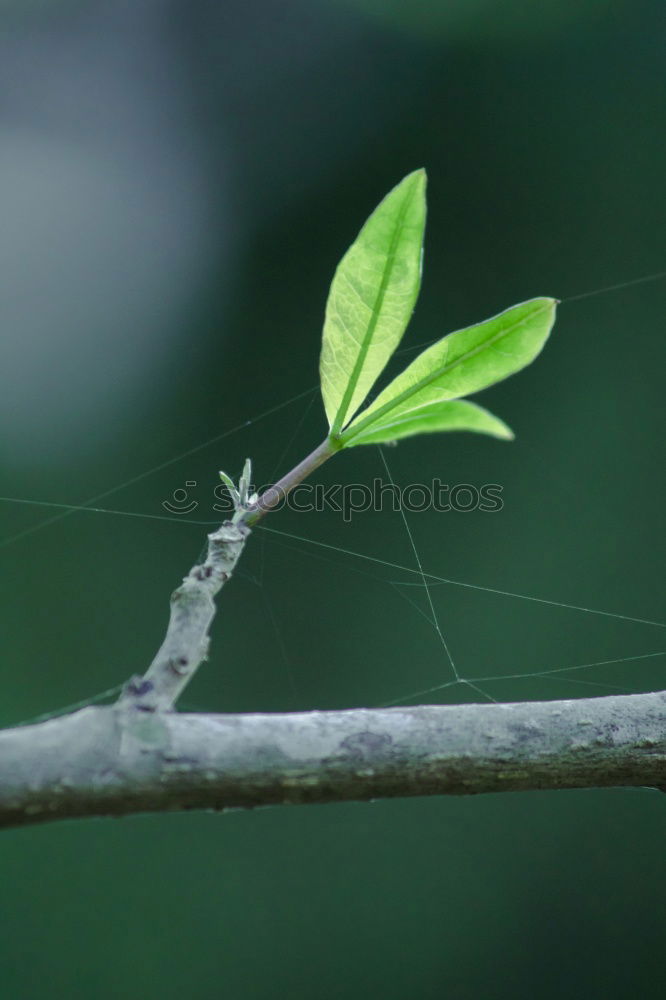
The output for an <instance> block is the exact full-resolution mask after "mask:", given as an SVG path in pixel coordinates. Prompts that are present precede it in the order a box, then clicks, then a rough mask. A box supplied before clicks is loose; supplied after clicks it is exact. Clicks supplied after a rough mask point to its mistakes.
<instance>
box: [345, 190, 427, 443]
mask: <svg viewBox="0 0 666 1000" xmlns="http://www.w3.org/2000/svg"><path fill="white" fill-rule="evenodd" d="M412 198H413V192H412V193H411V194H410V195H409V196H408V197H407V198H406V199H405V201H404V202H403V204H402V206H401V208H400V211H399V213H398V218H397V220H396V224H395V229H394V231H393V236H392V237H391V245H390V247H389V250H388V254H387V257H386V263H385V265H384V270H383V273H382V280H381V282H380V284H379V289H378V291H377V296H376V298H375V301H374V304H373V307H372V315H371V316H370V322H369V323H368V327H367V329H366V332H365V336H364V338H363V343H362V344H361V347H360V350H359V352H358V356H357V358H356V363H355V365H354V368H353V371H352V373H351V377H350V379H349V381H348V382H347V388H346V389H345V392H344V395H343V397H342V402H341V403H340V406H339V407H338V412H337V413H336V415H335V420H334V421H333V425H332V427H331V431H330V436H331V437H336V436H337V435H338V434H339V433H340V431H341V430H342V427H343V425H344V422H345V417H346V414H347V410H348V408H349V404H350V402H351V400H352V397H353V395H354V392H355V391H356V386H357V385H358V380H359V378H360V375H361V371H362V369H363V365H364V363H365V359H366V357H367V354H368V351H369V350H370V344H371V342H372V337H373V334H374V332H375V329H376V327H377V323H378V322H379V315H380V313H381V309H382V305H383V303H384V298H385V296H386V290H387V288H388V284H389V281H390V278H391V272H392V271H393V265H394V264H395V255H396V250H397V247H398V242H399V240H400V236H401V234H402V229H403V223H404V218H405V214H406V212H407V207H408V205H409V204H410V203H411V200H412ZM352 416H353V414H352Z"/></svg>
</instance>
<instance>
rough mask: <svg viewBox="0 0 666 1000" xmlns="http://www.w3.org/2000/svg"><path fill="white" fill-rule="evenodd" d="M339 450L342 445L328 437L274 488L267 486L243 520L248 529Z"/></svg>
mask: <svg viewBox="0 0 666 1000" xmlns="http://www.w3.org/2000/svg"><path fill="white" fill-rule="evenodd" d="M341 448H342V445H341V444H340V443H339V442H338V441H337V440H336V439H335V438H332V437H328V438H326V440H324V441H322V443H321V444H320V445H319V446H318V447H317V448H315V450H314V451H312V452H310V454H309V455H308V456H307V457H306V458H304V459H303V461H302V462H299V463H298V465H296V466H294V468H293V469H292V470H291V472H288V473H287V474H286V476H283V477H282V479H280V480H278V482H277V483H275V485H274V486H269V488H268V489H267V490H264V492H263V493H262V494H261V496H260V497H259V499H258V500H257V503H256V505H255V507H254V508H253V509H252V510H251V511H249V512H248V513H247V514H246V515H245V517H244V518H243V521H244V523H245V524H246V525H247V526H248V527H251V526H252V525H254V524H256V523H257V521H259V520H260V519H261V518H262V517H264V516H265V515H266V514H268V512H269V511H270V510H274V509H275V508H276V507H277V506H279V505H280V504H281V503H282V502H283V501H284V499H285V497H286V496H287V494H288V493H289V492H290V491H291V490H293V488H294V486H298V484H299V483H302V482H303V480H304V479H307V477H308V476H309V475H311V474H312V473H313V472H314V470H315V469H317V468H319V466H320V465H322V464H323V463H324V462H325V461H326V460H327V459H329V458H330V457H331V455H335V453H336V451H340V449H341Z"/></svg>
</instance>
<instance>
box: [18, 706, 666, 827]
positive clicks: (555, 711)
mask: <svg viewBox="0 0 666 1000" xmlns="http://www.w3.org/2000/svg"><path fill="white" fill-rule="evenodd" d="M631 786H633V787H636V786H647V787H653V788H660V789H661V790H662V791H665V790H666V691H662V692H658V693H654V694H640V695H626V696H613V697H605V698H585V699H580V700H576V701H549V702H524V703H518V704H506V705H504V704H502V705H460V706H448V705H447V706H430V705H428V706H421V707H416V708H391V709H354V710H350V711H340V712H308V713H302V714H288V715H186V714H182V715H181V714H177V713H173V712H162V711H151V710H147V708H146V706H145V705H144V706H143V707H141V706H140V705H138V704H137V703H136V702H133V701H132V700H131V699H129V700H125V701H121V702H119V703H118V704H117V705H114V706H108V707H104V708H85V709H83V710H81V711H79V712H76V713H74V714H72V715H68V716H64V717H61V718H59V719H52V720H50V721H48V722H44V723H41V724H39V725H33V726H24V727H21V728H17V729H10V730H5V731H3V732H0V827H12V826H23V825H27V824H31V823H42V822H46V821H49V820H56V819H72V818H75V817H83V816H123V815H127V814H130V813H136V812H160V811H173V810H185V809H212V810H225V809H229V808H238V807H241V808H251V807H253V806H260V805H262V806H263V805H277V804H281V803H284V804H286V803H315V802H341V801H347V800H369V799H377V798H391V797H397V796H414V795H473V794H478V793H481V792H501V791H525V790H530V789H559V788H599V787H631Z"/></svg>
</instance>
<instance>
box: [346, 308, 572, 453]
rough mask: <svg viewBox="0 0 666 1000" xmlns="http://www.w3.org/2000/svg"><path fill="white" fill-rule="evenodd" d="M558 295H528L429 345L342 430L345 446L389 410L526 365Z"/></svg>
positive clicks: (451, 394)
mask: <svg viewBox="0 0 666 1000" xmlns="http://www.w3.org/2000/svg"><path fill="white" fill-rule="evenodd" d="M556 306H557V300H556V299H549V298H538V299H530V300H529V301H528V302H521V303H520V304H519V305H516V306H512V308H511V309H507V310H505V311H504V312H502V313H499V315H497V316H493V317H492V318H491V319H488V320H485V322H483V323H478V324H477V325H475V326H469V327H466V328H465V329H464V330H457V331H456V332H455V333H450V334H449V335H448V336H447V337H444V338H443V339H442V340H440V341H438V342H437V343H436V344H433V345H432V347H428V348H427V349H426V350H425V351H423V353H422V354H419V356H418V357H417V358H416V359H415V360H414V361H413V362H412V363H411V365H409V366H408V367H407V368H406V369H405V371H404V372H402V374H401V375H398V376H397V378H395V379H393V381H392V382H391V383H390V384H389V385H388V386H387V387H386V389H384V391H383V392H381V393H380V394H379V396H378V397H377V399H376V400H375V401H374V403H372V404H371V405H370V406H369V407H368V408H367V409H366V410H364V411H363V412H362V413H361V414H360V415H359V416H358V417H357V418H356V420H354V422H353V423H352V424H351V425H350V426H349V427H348V428H347V429H346V431H345V432H344V434H342V435H341V438H340V441H341V444H342V445H343V447H349V446H350V445H351V444H352V442H353V441H354V438H355V437H356V436H357V435H358V434H360V433H361V431H365V429H366V428H370V427H371V426H374V425H375V424H377V422H378V421H379V420H381V422H382V424H383V423H384V422H385V419H386V418H387V417H388V414H390V419H391V420H392V421H394V420H398V419H401V418H402V417H404V416H405V415H407V414H410V413H412V412H413V411H414V410H420V409H422V408H423V407H430V406H433V405H435V404H440V403H442V402H444V401H446V400H450V399H458V398H459V397H460V396H466V395H468V394H469V393H472V392H479V390H480V389H486V388H487V387H488V386H489V385H494V384H495V382H500V381H501V380H502V379H504V378H507V377H508V376H509V375H513V373H514V372H517V371H520V369H521V368H524V367H525V366H526V365H528V364H529V363H530V362H531V361H533V360H534V358H535V357H536V356H537V354H538V353H539V352H540V350H541V348H542V347H543V345H544V343H545V342H546V340H547V339H548V334H549V333H550V331H551V329H552V326H553V323H554V322H555V308H556Z"/></svg>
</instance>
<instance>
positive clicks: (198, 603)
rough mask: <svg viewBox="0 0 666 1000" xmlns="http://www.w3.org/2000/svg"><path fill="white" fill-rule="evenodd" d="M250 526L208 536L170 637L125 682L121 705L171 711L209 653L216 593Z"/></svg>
mask: <svg viewBox="0 0 666 1000" xmlns="http://www.w3.org/2000/svg"><path fill="white" fill-rule="evenodd" d="M249 534H250V529H249V528H247V527H246V526H245V525H244V524H234V523H233V522H231V521H225V523H224V524H222V525H221V526H220V527H219V528H218V529H217V531H214V532H213V533H212V534H211V535H209V536H208V554H207V556H206V560H205V562H203V563H202V564H201V565H196V566H194V567H193V568H192V569H191V570H190V572H189V574H188V575H187V576H186V577H185V579H184V580H183V582H182V583H181V585H180V587H178V589H177V590H175V591H174V592H173V594H172V595H171V614H170V617H169V625H168V628H167V632H166V636H165V638H164V642H163V643H162V645H161V646H160V648H159V650H158V652H157V654H156V656H155V659H154V660H153V662H152V663H151V665H150V666H149V668H148V670H147V671H146V673H145V674H144V676H143V677H134V678H132V680H131V681H129V683H128V684H127V685H126V686H125V689H124V690H123V693H122V695H121V696H120V699H119V701H120V704H124V705H133V706H134V707H136V708H139V709H141V710H142V711H144V712H167V711H169V710H170V709H172V708H173V706H174V704H175V702H176V699H177V698H178V697H179V695H180V693H181V692H182V690H183V688H184V687H185V686H186V685H187V684H188V683H189V682H190V681H191V680H192V678H193V677H194V674H195V673H196V671H197V668H198V667H199V665H200V664H201V663H202V662H203V660H205V659H206V656H207V653H208V644H209V637H208V632H209V629H210V625H211V622H212V620H213V618H214V616H215V596H216V594H217V592H218V591H219V590H220V588H221V587H222V586H223V585H224V584H225V583H226V581H227V580H228V579H229V578H230V577H231V575H232V574H233V571H234V569H235V568H236V563H237V562H238V560H239V558H240V556H241V553H242V551H243V547H244V545H245V540H246V539H247V537H248V535H249Z"/></svg>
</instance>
